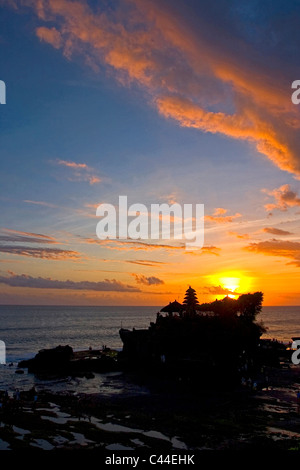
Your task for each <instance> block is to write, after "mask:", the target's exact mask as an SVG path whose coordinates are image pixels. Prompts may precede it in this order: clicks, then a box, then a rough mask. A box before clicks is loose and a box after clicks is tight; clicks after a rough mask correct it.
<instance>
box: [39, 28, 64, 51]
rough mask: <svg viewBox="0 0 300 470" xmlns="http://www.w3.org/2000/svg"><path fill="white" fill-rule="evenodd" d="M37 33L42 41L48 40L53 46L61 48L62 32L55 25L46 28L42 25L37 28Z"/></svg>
mask: <svg viewBox="0 0 300 470" xmlns="http://www.w3.org/2000/svg"><path fill="white" fill-rule="evenodd" d="M36 35H37V37H38V38H39V39H40V40H41V41H45V42H48V43H49V44H51V45H52V46H53V47H55V49H59V48H60V47H61V45H62V37H61V34H60V32H59V31H57V29H55V28H54V27H53V28H46V27H44V26H41V27H40V28H37V29H36Z"/></svg>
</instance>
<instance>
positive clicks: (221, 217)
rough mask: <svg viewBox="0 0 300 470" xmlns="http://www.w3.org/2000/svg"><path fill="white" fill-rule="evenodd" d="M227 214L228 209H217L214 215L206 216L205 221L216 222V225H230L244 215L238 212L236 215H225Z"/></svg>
mask: <svg viewBox="0 0 300 470" xmlns="http://www.w3.org/2000/svg"><path fill="white" fill-rule="evenodd" d="M226 213H227V209H223V208H221V207H218V208H217V209H215V211H214V213H213V215H205V216H204V221H206V222H214V223H216V224H228V223H231V222H233V220H234V219H236V218H238V217H242V215H241V214H239V213H238V212H237V213H236V214H235V215H225V214H226Z"/></svg>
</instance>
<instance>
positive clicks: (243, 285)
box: [210, 272, 252, 299]
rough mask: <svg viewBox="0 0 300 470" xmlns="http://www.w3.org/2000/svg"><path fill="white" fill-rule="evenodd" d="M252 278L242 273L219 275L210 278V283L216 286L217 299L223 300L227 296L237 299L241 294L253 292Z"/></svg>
mask: <svg viewBox="0 0 300 470" xmlns="http://www.w3.org/2000/svg"><path fill="white" fill-rule="evenodd" d="M251 281H252V280H251V278H250V277H248V276H245V275H244V274H242V273H240V272H229V273H228V272H227V273H219V274H215V275H213V276H211V277H210V282H211V283H212V285H213V286H215V289H216V290H215V294H216V296H217V298H219V299H222V298H224V297H225V296H226V295H228V297H230V298H232V299H237V297H238V296H239V295H241V294H246V293H248V292H250V290H251Z"/></svg>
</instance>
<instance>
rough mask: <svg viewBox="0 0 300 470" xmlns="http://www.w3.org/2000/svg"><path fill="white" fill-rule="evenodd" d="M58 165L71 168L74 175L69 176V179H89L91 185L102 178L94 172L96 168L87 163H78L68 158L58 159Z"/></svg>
mask: <svg viewBox="0 0 300 470" xmlns="http://www.w3.org/2000/svg"><path fill="white" fill-rule="evenodd" d="M55 163H56V164H57V165H61V166H64V167H66V168H70V169H71V170H72V176H69V177H68V180H69V181H87V182H88V183H89V184H90V185H93V184H96V183H100V182H101V181H102V180H101V178H99V177H98V176H96V175H95V174H94V172H95V170H94V169H93V168H91V167H89V166H88V165H87V164H86V163H76V162H70V161H66V160H59V159H58V160H56V162H55Z"/></svg>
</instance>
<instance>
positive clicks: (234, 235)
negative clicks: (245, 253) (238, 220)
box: [227, 232, 249, 240]
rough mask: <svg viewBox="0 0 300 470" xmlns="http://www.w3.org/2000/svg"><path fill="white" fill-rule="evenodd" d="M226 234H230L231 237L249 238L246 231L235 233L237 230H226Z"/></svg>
mask: <svg viewBox="0 0 300 470" xmlns="http://www.w3.org/2000/svg"><path fill="white" fill-rule="evenodd" d="M227 233H228V235H231V236H233V237H236V238H240V239H241V240H248V239H249V235H248V233H242V234H241V233H237V232H227Z"/></svg>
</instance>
